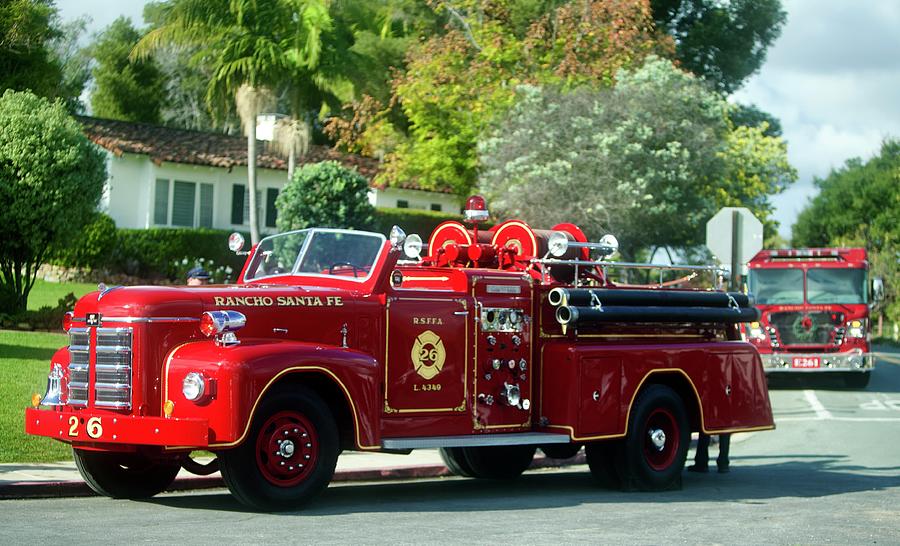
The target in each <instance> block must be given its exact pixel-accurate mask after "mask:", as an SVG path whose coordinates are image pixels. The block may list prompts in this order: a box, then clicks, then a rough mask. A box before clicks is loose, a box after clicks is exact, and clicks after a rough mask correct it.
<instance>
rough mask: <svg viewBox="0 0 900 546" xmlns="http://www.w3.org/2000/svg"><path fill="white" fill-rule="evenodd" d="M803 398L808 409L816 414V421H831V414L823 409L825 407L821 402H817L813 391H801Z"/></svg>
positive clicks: (817, 399)
mask: <svg viewBox="0 0 900 546" xmlns="http://www.w3.org/2000/svg"><path fill="white" fill-rule="evenodd" d="M803 396H804V397H806V402H807V403H808V404H809V407H811V408H812V409H813V411H815V412H816V417H817V419H819V420H820V421H821V420H824V419H833V418H834V417H833V416H832V415H831V412H830V411H828V410H827V409H825V406H823V405H822V402H819V397H818V396H816V391H813V390H809V389H807V390H805V391H803Z"/></svg>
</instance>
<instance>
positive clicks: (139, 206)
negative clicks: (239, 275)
mask: <svg viewBox="0 0 900 546" xmlns="http://www.w3.org/2000/svg"><path fill="white" fill-rule="evenodd" d="M108 166H109V179H108V181H107V189H108V200H106V199H105V200H104V202H103V204H102V207H103V208H105V212H106V213H107V214H109V215H110V216H111V217H112V219H113V220H114V221H115V222H116V225H117V226H118V227H121V228H135V229H142V228H149V227H155V226H157V227H165V226H166V225H171V213H170V214H169V218H168V221H169V224H156V223H154V214H153V208H154V202H155V201H154V199H155V193H154V192H155V187H156V186H155V184H156V180H157V179H166V180H169V181H170V183H169V200H168V201H169V202H168V206H169V208H170V211H171V207H172V200H173V193H172V181H175V180H180V181H185V182H194V183H196V184H204V183H205V184H211V185H212V187H213V220H212V227H214V228H216V229H225V230H249V227H248V223H247V221H246V220H247V219H246V218H245V222H244V223H243V224H240V225H236V224H232V223H231V208H232V196H233V193H232V191H233V185H234V184H242V185H243V186H245V187H246V185H247V168H246V167H235V168H233V169H230V170H229V169H224V168H220V167H209V166H200V165H184V164H180V163H169V162H163V163H162V164H161V165H156V164H154V163H153V162H152V161H151V160H150V158H149V156H145V155H139V154H123V155H121V156H118V157H116V156H114V155H112V154H110V155H109V164H108ZM286 182H287V172H286V171H281V170H273V169H257V188H258V191H259V196H260V198H259V208H260V215H259V223H260V230H261V231H262V232H263V233H271V232H274V231H275V230H274V228H267V227H266V226H265V224H266V217H265V214H266V210H265V209H266V193H267V192H266V190H267V189H269V188H274V189H277V190H279V191H280V190H281V189H282V188H283V187H284V185H285V183H286ZM399 200H403V201H406V203H407V204H408V207H409V208H412V209H420V210H432V205H440V207H441V211H443V212H448V213H454V214H455V213H458V212H459V210H460V205H459V202H458V201H457V199H456V197H455V196H453V195H447V194H442V193H436V192H427V191H417V190H402V189H394V188H389V189H386V190H375V189H373V190H372V191H370V192H369V201H370V202H371V203H372V204H373V205H374V206H376V207H397V205H398V201H399ZM195 206H196V204H195ZM197 210H198V209H195V214H194V225H195V226H196V225H199V215H198V214H197V212H196V211H197Z"/></svg>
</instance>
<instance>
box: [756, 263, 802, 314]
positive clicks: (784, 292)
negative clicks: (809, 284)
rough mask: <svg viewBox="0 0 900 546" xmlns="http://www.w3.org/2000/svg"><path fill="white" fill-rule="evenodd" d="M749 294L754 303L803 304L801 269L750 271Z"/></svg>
mask: <svg viewBox="0 0 900 546" xmlns="http://www.w3.org/2000/svg"><path fill="white" fill-rule="evenodd" d="M750 293H751V294H753V295H754V296H756V303H759V304H762V305H766V304H769V305H771V304H780V303H803V270H802V269H751V270H750Z"/></svg>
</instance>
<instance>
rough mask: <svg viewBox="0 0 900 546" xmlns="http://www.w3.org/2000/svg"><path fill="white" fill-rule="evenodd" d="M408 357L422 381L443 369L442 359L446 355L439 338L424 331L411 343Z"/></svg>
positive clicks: (430, 332) (429, 331)
mask: <svg viewBox="0 0 900 546" xmlns="http://www.w3.org/2000/svg"><path fill="white" fill-rule="evenodd" d="M410 356H411V357H412V362H413V368H414V369H415V370H416V373H417V374H419V375H420V376H422V378H423V379H431V378H433V377H434V376H436V375H437V374H439V373H440V372H441V370H442V369H443V368H444V358H446V356H447V353H446V351H445V350H444V342H443V341H441V338H440V336H438V335H437V334H435V333H434V332H432V331H431V330H425V331H424V332H422V333H421V334H419V337H417V338H416V342H415V343H413V347H412V351H411V352H410Z"/></svg>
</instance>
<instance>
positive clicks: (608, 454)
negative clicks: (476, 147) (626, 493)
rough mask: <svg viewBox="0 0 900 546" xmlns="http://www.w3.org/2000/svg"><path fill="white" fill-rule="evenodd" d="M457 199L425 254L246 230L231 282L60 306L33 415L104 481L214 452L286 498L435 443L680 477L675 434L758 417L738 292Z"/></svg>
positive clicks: (364, 240) (503, 473)
mask: <svg viewBox="0 0 900 546" xmlns="http://www.w3.org/2000/svg"><path fill="white" fill-rule="evenodd" d="M467 209H468V210H467V218H468V219H469V220H471V221H472V223H473V224H474V228H473V227H467V226H465V225H464V224H462V223H459V222H445V223H443V224H441V225H440V226H438V227H437V228H436V229H435V231H434V232H433V233H432V234H431V237H430V238H429V240H428V244H427V247H426V245H424V244H423V241H422V239H421V238H419V237H418V236H416V235H411V236H409V237H406V236H405V235H404V234H403V233H402V231H401V230H399V229H397V228H395V230H393V231H392V233H391V237H390V239H389V240H388V239H386V238H385V237H384V236H383V235H380V234H375V233H367V232H359V231H346V230H335V229H307V230H302V231H296V232H290V233H283V234H279V235H275V236H271V237H268V238H266V239H263V240H262V241H261V242H260V243H259V244H258V245H256V246H255V247H254V248H253V249H252V251H251V252H250V253H249V256H248V258H247V261H246V264H245V266H244V268H243V271H242V272H241V275H240V278H239V282H238V283H237V284H236V285H228V286H203V287H178V288H174V287H121V288H106V287H101V289H100V290H99V291H98V292H94V293H91V294H89V295H87V296H85V297H83V298H82V299H81V300H80V301H79V302H78V303H77V305H76V306H75V310H74V313H73V314H72V315H70V316H69V317H68V320H67V324H66V325H65V329H66V330H67V331H68V334H69V345H68V346H67V347H64V348H62V349H60V350H59V351H58V352H57V353H56V354H55V355H54V357H53V359H52V362H51V370H50V377H49V381H48V391H47V393H46V395H45V396H44V397H43V398H42V399H36V400H34V401H33V403H34V405H35V406H41V407H35V408H32V409H28V410H26V430H27V432H29V433H31V434H37V435H42V436H47V437H50V438H55V439H57V440H61V441H64V442H68V443H71V444H72V446H73V448H74V457H75V461H76V463H77V465H78V468H79V470H80V471H81V474H82V476H83V477H84V479H85V481H86V482H87V483H88V484H89V485H90V486H91V487H92V488H93V489H94V490H95V491H97V492H99V493H101V494H105V495H109V496H113V497H128V498H134V497H142V496H150V495H153V494H156V493H158V492H159V491H162V490H164V489H165V488H166V487H167V486H168V485H169V484H170V483H171V482H172V480H173V479H174V477H175V475H176V473H177V472H178V470H179V468H181V467H182V466H183V467H185V468H187V469H188V470H191V471H194V472H198V473H203V472H211V471H213V470H214V469H215V468H217V467H220V468H221V472H222V476H223V478H224V480H225V482H226V484H227V485H228V487H229V489H230V490H231V492H232V494H233V495H234V496H235V497H236V498H238V499H239V500H240V501H242V502H244V503H246V504H248V505H250V506H252V507H255V508H258V509H263V510H284V509H288V508H293V507H296V506H298V505H300V504H302V503H303V502H305V501H307V500H309V499H310V498H311V497H313V496H314V495H315V494H316V493H318V492H319V491H321V490H322V489H323V488H324V487H326V486H327V484H328V483H329V481H330V479H331V477H332V475H333V473H334V469H335V463H336V461H337V457H338V455H339V454H340V452H341V451H342V450H380V451H388V452H397V453H407V452H409V451H410V450H413V449H418V448H440V449H441V453H442V455H443V457H444V459H445V460H446V461H447V464H448V466H449V467H450V468H451V469H452V470H454V471H455V472H456V473H458V474H460V475H464V476H469V477H473V478H487V479H507V478H513V477H515V476H518V475H519V474H520V473H522V472H523V471H524V470H525V469H526V468H528V466H529V464H530V463H531V460H532V457H533V456H534V453H535V450H536V448H537V447H539V446H540V447H541V448H542V449H544V450H545V451H546V452H548V453H550V454H552V455H554V456H557V457H561V456H570V455H574V454H575V453H576V451H577V450H578V449H580V448H581V446H586V456H587V460H588V463H589V466H590V469H591V472H592V473H593V474H594V476H595V477H597V478H598V479H599V480H601V481H602V482H604V483H606V484H610V485H616V486H620V487H623V488H626V489H641V490H661V489H669V488H674V487H680V485H681V474H682V470H683V467H684V462H685V457H686V454H687V450H688V445H689V442H690V434H691V431H703V432H706V433H707V434H715V433H724V432H740V431H749V430H765V429H771V428H773V427H774V424H773V420H772V412H771V407H770V405H769V398H768V390H767V387H766V381H765V376H764V374H763V370H762V366H761V363H760V359H759V355H758V354H757V352H756V350H755V349H754V348H753V346H752V345H750V344H748V343H745V342H742V341H740V334H739V331H738V324H739V323H741V322H746V321H750V320H756V319H757V317H758V312H757V311H756V310H755V309H753V308H752V307H750V305H749V301H748V298H747V297H746V296H744V295H742V294H728V293H724V292H715V291H700V290H661V289H658V290H648V289H634V288H619V287H616V286H615V285H614V283H612V282H610V281H609V279H608V278H607V276H606V269H607V268H609V267H611V264H610V263H609V262H608V261H606V260H605V259H604V258H605V257H606V256H608V255H609V254H611V253H612V252H613V251H614V250H615V248H616V246H617V243H616V242H615V239H614V238H611V237H605V238H604V240H603V241H601V242H600V243H588V242H587V239H586V238H585V236H584V234H583V233H582V232H581V231H580V230H579V229H578V228H577V227H576V226H574V225H571V224H560V225H557V226H555V227H554V228H553V229H552V230H547V231H544V230H535V229H532V228H531V227H529V226H528V225H527V224H525V223H524V222H521V221H518V220H510V221H506V222H503V223H500V224H498V225H496V226H494V227H493V228H491V229H490V230H478V225H477V222H478V221H481V220H484V219H486V218H487V210H486V208H485V205H484V201H483V200H482V199H480V198H477V197H476V198H471V199H470V200H469V203H468V204H467ZM229 243H230V244H231V245H232V248H233V249H239V248H240V246H241V244H242V240H240V237H239V236H238V237H236V238H233V239H232V240H230V241H229ZM423 251H424V252H425V255H424V256H423V257H420V256H419V254H420V252H423ZM592 253H593V254H594V255H595V256H597V255H599V258H595V257H591V254H592ZM699 269H703V268H702V267H701V268H699ZM194 450H208V451H211V452H213V453H215V454H216V455H217V459H216V461H214V463H211V465H210V466H208V467H201V466H200V465H198V464H197V463H196V462H194V461H193V460H192V459H191V458H190V453H191V452H192V451H194Z"/></svg>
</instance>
